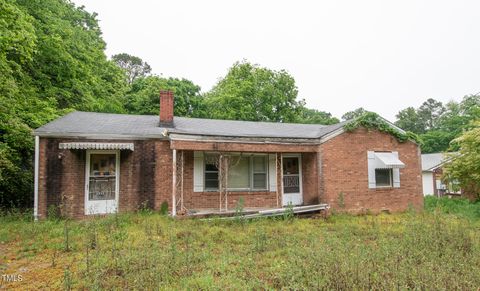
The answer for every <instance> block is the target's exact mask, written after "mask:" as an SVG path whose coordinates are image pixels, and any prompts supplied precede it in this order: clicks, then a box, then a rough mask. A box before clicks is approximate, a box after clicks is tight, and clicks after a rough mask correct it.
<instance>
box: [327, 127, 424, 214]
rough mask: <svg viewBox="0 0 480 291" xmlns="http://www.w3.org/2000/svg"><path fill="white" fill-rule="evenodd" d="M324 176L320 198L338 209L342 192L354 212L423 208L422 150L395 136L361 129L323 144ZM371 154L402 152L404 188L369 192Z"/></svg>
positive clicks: (401, 177) (402, 182)
mask: <svg viewBox="0 0 480 291" xmlns="http://www.w3.org/2000/svg"><path fill="white" fill-rule="evenodd" d="M320 151H321V153H320V155H321V157H322V158H321V164H322V166H321V167H322V169H321V172H322V174H323V175H322V177H321V187H320V199H321V201H322V202H325V203H328V204H330V206H331V207H332V208H334V209H337V210H343V208H341V207H339V197H340V193H343V196H344V204H345V208H344V210H347V211H350V212H358V213H360V212H365V211H372V212H379V211H382V210H389V211H392V212H396V211H404V210H406V209H407V208H408V207H409V205H412V206H414V207H415V208H417V209H420V208H422V207H423V194H422V177H421V163H420V149H419V147H418V146H417V145H416V144H415V143H413V142H405V143H399V142H398V141H397V140H396V139H395V138H394V137H393V136H391V135H388V134H385V133H381V132H379V131H376V130H372V131H368V130H366V129H363V128H360V129H357V130H355V131H354V132H351V133H344V134H341V135H338V136H337V137H334V138H332V139H331V140H329V141H327V142H325V143H323V144H321V145H320ZM367 151H398V154H399V158H400V160H401V161H402V162H404V163H405V168H403V169H400V188H388V189H385V188H383V189H369V188H368V163H367Z"/></svg>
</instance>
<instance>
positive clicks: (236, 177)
mask: <svg viewBox="0 0 480 291" xmlns="http://www.w3.org/2000/svg"><path fill="white" fill-rule="evenodd" d="M204 157H205V160H204V165H205V168H204V185H205V190H207V191H217V190H218V187H219V182H218V179H219V171H218V168H217V160H218V155H216V154H205V156H204ZM229 161H230V163H229V164H230V166H229V168H228V175H227V185H228V186H227V188H228V190H230V191H251V190H254V191H259V190H267V188H268V155H266V154H252V155H241V154H238V155H231V156H229Z"/></svg>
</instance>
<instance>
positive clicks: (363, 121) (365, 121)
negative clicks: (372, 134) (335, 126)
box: [343, 112, 421, 144]
mask: <svg viewBox="0 0 480 291" xmlns="http://www.w3.org/2000/svg"><path fill="white" fill-rule="evenodd" d="M359 127H365V128H367V129H376V130H379V131H381V132H385V133H388V134H391V135H393V136H394V137H395V138H396V139H397V140H398V141H399V142H406V141H407V140H411V141H414V142H416V143H418V144H420V143H421V141H420V138H419V137H418V135H416V134H415V133H413V132H410V131H407V132H406V133H402V132H401V131H399V130H398V129H396V128H394V127H393V126H392V125H391V124H389V123H388V122H386V121H385V119H383V118H382V117H380V115H378V114H377V113H375V112H366V113H364V114H362V115H361V116H359V117H357V118H355V119H353V120H351V121H350V122H347V123H346V124H345V125H344V126H343V128H344V129H345V131H348V132H351V131H354V130H355V129H357V128H359Z"/></svg>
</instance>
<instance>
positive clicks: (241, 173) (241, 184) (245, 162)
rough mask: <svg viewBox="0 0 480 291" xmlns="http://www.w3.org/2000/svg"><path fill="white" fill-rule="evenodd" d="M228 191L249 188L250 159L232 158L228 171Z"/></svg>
mask: <svg viewBox="0 0 480 291" xmlns="http://www.w3.org/2000/svg"><path fill="white" fill-rule="evenodd" d="M227 183H228V188H229V189H249V188H250V157H233V158H232V159H231V166H230V168H229V169H228V181H227Z"/></svg>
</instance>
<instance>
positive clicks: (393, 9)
mask: <svg viewBox="0 0 480 291" xmlns="http://www.w3.org/2000/svg"><path fill="white" fill-rule="evenodd" d="M74 3H76V4H77V5H84V6H85V7H86V10H88V11H90V12H97V13H98V14H99V16H98V19H99V20H100V26H101V28H102V31H103V37H104V39H105V41H106V42H107V55H108V56H111V55H113V54H116V53H121V52H126V53H129V54H132V55H135V56H138V57H141V58H142V59H143V60H145V61H147V62H148V63H149V64H150V65H151V66H152V68H153V72H154V73H156V74H162V75H163V76H165V77H169V76H172V77H180V78H181V77H184V78H187V79H190V80H192V81H193V82H194V83H196V84H198V85H200V86H201V87H202V91H208V90H209V89H210V88H211V87H212V86H213V85H214V84H215V83H216V82H217V81H218V79H219V78H220V77H222V76H224V75H225V74H226V73H227V69H228V68H229V67H230V66H231V65H232V64H233V63H234V62H235V61H241V60H242V59H247V60H248V61H250V62H253V63H258V64H260V65H262V66H265V67H268V68H271V69H275V70H280V69H285V70H287V71H288V72H289V73H290V74H291V75H292V76H293V77H294V78H295V80H296V84H297V86H298V89H299V97H300V98H304V99H305V100H306V102H307V106H308V107H310V108H315V109H319V110H324V111H328V112H331V113H332V114H333V115H334V116H337V117H340V116H341V115H342V114H343V113H345V112H346V111H349V110H353V109H355V108H358V107H361V106H362V107H364V108H366V109H367V110H372V111H375V112H377V113H379V114H381V115H382V116H384V117H386V118H387V119H390V120H395V117H394V116H395V114H396V113H397V112H398V111H399V110H401V109H403V108H405V107H407V106H415V107H418V106H419V105H420V104H421V103H422V102H423V101H425V100H426V99H427V98H430V97H431V98H435V99H437V100H440V101H444V102H447V101H449V100H460V99H461V98H462V97H463V96H464V95H466V94H473V93H477V92H479V91H480V71H479V68H480V24H479V23H478V19H479V15H480V14H479V12H480V1H453V0H451V1H439V0H431V1H426V0H425V1H422V0H411V1H410V0H409V1H405V0H402V1H399V0H397V1H386V0H379V1H370V0H363V1H358V0H350V1H346V0H343V1H334V0H331V1H270V0H268V1H267V0H265V1H259V0H257V1H254V0H253V1H252V0H244V1H210V0H204V1H198V0H197V1H193V0H192V1H146V0H136V1H125V0H120V1H119V0H102V1H99V0H74Z"/></svg>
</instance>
